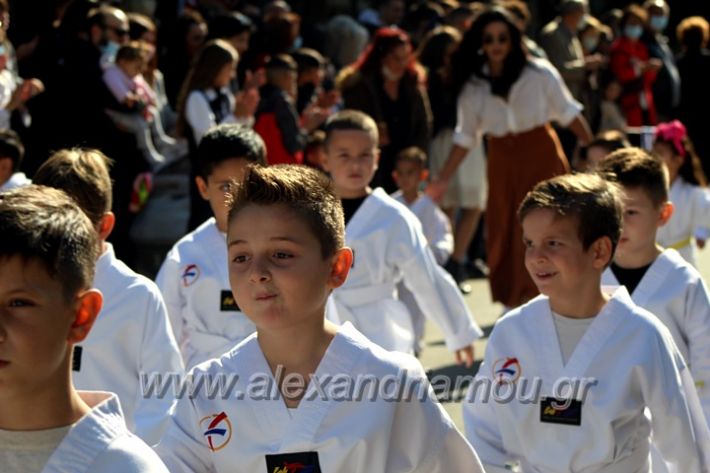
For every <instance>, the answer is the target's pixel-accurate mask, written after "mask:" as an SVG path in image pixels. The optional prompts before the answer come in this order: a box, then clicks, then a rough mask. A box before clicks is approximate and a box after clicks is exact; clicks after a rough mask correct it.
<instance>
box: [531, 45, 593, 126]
mask: <svg viewBox="0 0 710 473" xmlns="http://www.w3.org/2000/svg"><path fill="white" fill-rule="evenodd" d="M538 61H539V62H540V63H542V62H544V65H543V66H542V78H543V80H544V81H545V85H544V90H545V95H546V97H545V98H546V99H547V100H545V103H546V104H547V106H548V108H549V112H550V121H556V122H558V123H559V124H560V125H562V126H567V125H569V124H570V123H572V120H574V118H575V117H576V116H577V115H579V114H580V113H582V110H583V109H584V107H583V106H582V104H581V103H579V102H577V101H576V100H575V99H574V97H572V94H571V93H570V91H569V89H568V88H567V85H565V82H564V81H563V80H562V77H561V76H560V73H559V72H558V71H557V69H555V68H554V66H552V65H551V64H550V63H549V62H547V61H545V60H544V59H539V60H538Z"/></svg>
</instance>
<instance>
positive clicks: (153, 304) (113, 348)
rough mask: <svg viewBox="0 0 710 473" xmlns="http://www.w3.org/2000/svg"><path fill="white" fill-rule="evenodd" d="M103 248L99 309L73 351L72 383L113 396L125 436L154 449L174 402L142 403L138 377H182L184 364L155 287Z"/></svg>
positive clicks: (98, 268)
mask: <svg viewBox="0 0 710 473" xmlns="http://www.w3.org/2000/svg"><path fill="white" fill-rule="evenodd" d="M106 245H107V247H106V250H105V251H104V253H103V254H102V255H101V257H100V258H99V260H98V261H97V263H96V276H95V277H94V287H95V288H97V289H99V290H100V291H101V293H102V294H103V297H104V304H103V308H102V309H101V312H100V313H99V316H98V317H97V318H96V322H95V323H94V326H93V327H92V328H91V332H89V335H88V337H86V339H85V340H84V341H83V342H81V343H79V344H77V345H75V346H74V356H73V359H72V378H73V381H74V386H76V387H77V389H83V390H92V391H96V390H100V391H110V392H113V393H116V395H117V396H118V398H119V399H120V401H121V406H122V408H123V412H124V413H125V417H126V424H127V425H128V428H129V430H131V432H134V433H135V434H136V435H138V436H139V437H141V438H142V439H143V440H145V441H146V442H148V443H149V444H153V443H156V442H157V441H158V440H160V437H161V436H162V434H163V429H164V427H165V423H166V420H167V416H168V414H169V411H170V408H171V407H172V404H173V402H174V401H175V399H174V397H172V396H171V395H170V393H167V394H168V395H166V396H162V397H157V396H155V397H149V398H146V397H144V396H143V391H142V386H141V373H146V374H149V373H168V372H171V373H172V372H177V373H181V372H182V371H183V366H182V360H181V358H180V352H179V351H178V347H177V344H176V343H175V338H174V337H173V332H172V329H171V328H170V321H169V320H168V314H167V311H166V309H165V304H164V303H163V298H162V296H161V295H160V291H159V290H158V288H157V286H156V285H155V283H153V281H151V280H149V279H148V278H145V277H143V276H141V275H139V274H136V273H134V272H133V271H132V270H131V269H130V268H129V267H128V266H126V265H125V264H123V262H121V261H120V260H118V259H116V256H115V255H114V252H113V247H112V246H111V245H110V244H106Z"/></svg>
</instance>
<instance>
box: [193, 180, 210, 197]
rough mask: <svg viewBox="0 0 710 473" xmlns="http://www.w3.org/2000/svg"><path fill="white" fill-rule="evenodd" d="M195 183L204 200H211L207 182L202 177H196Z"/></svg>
mask: <svg viewBox="0 0 710 473" xmlns="http://www.w3.org/2000/svg"><path fill="white" fill-rule="evenodd" d="M195 183H196V184H197V190H198V191H200V195H201V196H202V198H203V199H205V200H210V196H209V194H208V193H207V182H206V181H205V180H204V179H203V178H202V176H196V177H195Z"/></svg>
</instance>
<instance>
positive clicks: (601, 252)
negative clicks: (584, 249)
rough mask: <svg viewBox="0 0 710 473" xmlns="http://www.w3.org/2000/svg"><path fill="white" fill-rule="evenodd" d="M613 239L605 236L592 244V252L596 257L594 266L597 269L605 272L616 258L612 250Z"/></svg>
mask: <svg viewBox="0 0 710 473" xmlns="http://www.w3.org/2000/svg"><path fill="white" fill-rule="evenodd" d="M611 247H612V245H611V238H609V237H607V236H604V237H601V238H597V240H596V241H595V242H594V243H592V246H591V247H590V251H591V252H592V255H593V256H594V262H593V266H594V268H595V269H599V270H603V269H604V268H605V267H606V266H607V265H608V264H609V263H610V262H611V259H612V258H613V257H614V254H613V253H612V249H611Z"/></svg>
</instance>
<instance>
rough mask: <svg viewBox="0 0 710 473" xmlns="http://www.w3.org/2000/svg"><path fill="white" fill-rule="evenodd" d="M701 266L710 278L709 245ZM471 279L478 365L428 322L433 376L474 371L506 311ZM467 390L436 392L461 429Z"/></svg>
mask: <svg viewBox="0 0 710 473" xmlns="http://www.w3.org/2000/svg"><path fill="white" fill-rule="evenodd" d="M698 267H699V269H700V273H701V274H702V275H703V278H704V279H705V281H706V282H707V281H710V248H708V249H706V250H701V251H700V252H699V258H698ZM469 282H470V283H471V285H472V286H473V292H472V293H471V294H470V295H468V296H466V302H467V303H468V306H469V308H470V309H471V312H472V313H473V315H474V317H475V319H476V322H478V325H480V327H481V328H482V329H483V331H484V332H485V335H484V338H483V339H482V340H478V341H477V342H476V344H475V352H476V364H475V366H474V367H473V369H472V370H467V369H466V368H464V367H460V366H457V365H456V362H455V360H454V355H453V353H450V352H449V351H448V350H447V349H446V347H445V346H444V339H443V337H442V335H441V331H440V330H439V328H438V327H437V326H436V325H435V324H433V323H431V322H429V321H427V326H426V335H425V338H424V350H423V351H422V355H421V357H420V360H421V362H422V364H423V365H424V368H426V370H427V371H428V372H430V378H431V376H433V375H445V376H449V377H452V378H453V377H456V376H458V375H464V376H465V375H472V374H475V372H476V371H477V370H478V366H479V365H480V363H481V360H482V359H483V354H484V350H485V348H486V338H487V337H488V335H489V334H490V332H491V330H492V329H493V324H494V323H495V321H496V320H497V319H498V317H500V316H501V315H502V313H503V306H502V305H500V304H498V303H495V304H494V303H492V302H491V296H490V291H489V289H488V281H487V280H485V279H476V280H472V281H469ZM439 379H441V378H439ZM452 385H453V383H452ZM435 387H436V386H435ZM464 393H465V390H463V389H461V390H460V392H448V393H443V394H440V393H437V394H439V398H440V399H442V403H443V406H444V408H445V409H446V410H447V412H448V413H449V415H451V417H452V418H453V419H454V422H455V423H456V425H457V426H458V427H459V428H460V429H461V430H462V431H463V417H462V414H461V406H462V404H461V400H460V398H461V396H463V394H464Z"/></svg>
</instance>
